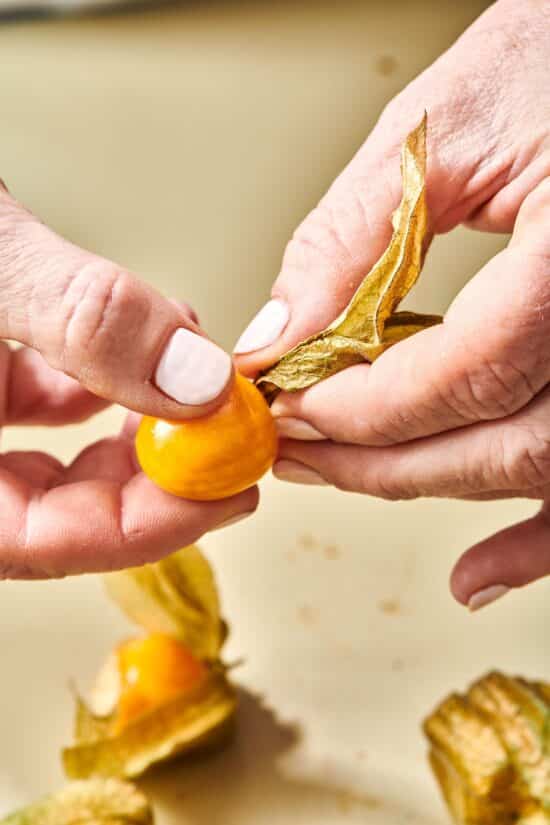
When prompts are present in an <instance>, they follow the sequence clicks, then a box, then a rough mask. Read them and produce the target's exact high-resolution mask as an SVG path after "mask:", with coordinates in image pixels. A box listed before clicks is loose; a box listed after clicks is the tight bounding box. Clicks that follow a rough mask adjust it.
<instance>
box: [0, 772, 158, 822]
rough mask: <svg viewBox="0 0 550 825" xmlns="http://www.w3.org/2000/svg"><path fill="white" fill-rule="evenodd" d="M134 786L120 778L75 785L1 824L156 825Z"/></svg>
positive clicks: (145, 802)
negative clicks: (121, 780)
mask: <svg viewBox="0 0 550 825" xmlns="http://www.w3.org/2000/svg"><path fill="white" fill-rule="evenodd" d="M152 824H153V813H152V811H151V808H150V807H149V804H148V802H147V800H146V798H145V797H144V795H143V794H142V793H141V792H140V791H139V790H138V789H137V788H136V787H134V785H130V784H129V783H127V782H120V781H119V780H116V779H107V780H100V779H96V780H91V781H89V782H73V783H71V784H70V785H68V786H67V787H66V788H64V789H63V790H62V791H60V792H59V793H57V794H54V795H52V796H49V797H47V798H46V799H43V800H41V801H40V802H37V803H35V804H34V805H30V806H29V807H28V808H25V809H24V810H22V811H18V812H16V813H14V814H11V815H10V816H8V817H7V818H6V819H2V820H1V822H0V825H152Z"/></svg>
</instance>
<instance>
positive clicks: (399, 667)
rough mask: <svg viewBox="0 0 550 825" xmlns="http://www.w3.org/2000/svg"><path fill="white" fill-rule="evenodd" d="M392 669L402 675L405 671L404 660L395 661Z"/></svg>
mask: <svg viewBox="0 0 550 825" xmlns="http://www.w3.org/2000/svg"><path fill="white" fill-rule="evenodd" d="M391 669H392V670H393V672H394V673H401V671H402V670H405V662H404V661H403V659H394V660H393V661H392V663H391Z"/></svg>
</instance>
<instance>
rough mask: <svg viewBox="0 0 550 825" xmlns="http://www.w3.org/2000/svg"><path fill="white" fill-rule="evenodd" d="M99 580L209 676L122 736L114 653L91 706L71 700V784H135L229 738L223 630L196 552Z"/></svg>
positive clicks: (210, 580)
mask: <svg viewBox="0 0 550 825" xmlns="http://www.w3.org/2000/svg"><path fill="white" fill-rule="evenodd" d="M104 578H105V585H106V587H107V592H108V593H109V595H110V596H111V598H112V599H113V600H114V601H115V602H116V603H117V604H118V605H119V606H120V607H121V608H122V610H123V611H124V612H125V613H126V614H127V616H129V618H131V619H132V620H133V621H134V622H136V623H137V624H138V625H140V627H142V628H144V629H145V630H146V631H148V632H149V633H163V634H166V635H169V636H172V638H175V639H176V640H177V641H178V642H180V643H181V644H182V645H184V646H185V647H187V649H188V650H190V651H191V653H192V654H193V655H194V656H195V657H196V658H197V659H199V660H201V661H202V662H203V664H204V665H205V668H206V675H205V676H204V678H202V679H201V680H200V681H199V683H198V684H197V685H196V686H195V687H193V688H192V689H191V690H188V691H186V692H185V693H184V694H182V695H181V696H176V697H175V698H174V699H171V700H170V701H167V702H165V703H164V704H162V705H160V706H158V707H156V708H154V709H152V710H151V711H149V712H147V713H144V714H142V715H140V716H138V717H136V718H135V719H134V720H133V721H132V722H130V723H129V724H127V725H125V726H124V727H123V728H122V730H119V728H118V726H117V724H116V721H117V703H118V698H119V695H120V680H119V678H118V664H117V661H118V660H117V657H116V655H114V654H112V655H111V656H110V657H109V659H108V660H107V662H106V664H105V666H104V668H103V669H102V670H101V671H100V674H99V676H98V680H97V683H96V686H95V688H94V690H93V692H92V695H91V700H90V702H86V701H84V699H83V698H82V697H80V696H78V695H76V698H75V704H76V712H75V722H74V745H73V746H71V747H68V748H66V749H65V750H64V751H63V754H62V758H63V765H64V768H65V772H66V774H67V775H68V776H69V777H71V778H88V777H92V776H104V777H107V776H112V777H120V778H133V777H137V776H140V775H141V774H143V773H144V772H145V771H146V770H148V769H149V768H150V767H152V766H153V765H155V764H157V763H159V762H164V761H166V760H168V759H172V758H173V757H175V756H177V755H180V754H183V753H188V752H191V751H196V750H198V749H203V748H206V747H208V748H211V747H213V746H215V745H216V744H220V743H221V742H223V741H224V740H225V738H226V737H227V735H228V734H229V733H230V732H231V729H232V721H233V717H234V714H235V710H236V707H237V697H236V692H235V690H234V688H233V687H232V685H231V683H230V682H229V680H228V678H227V669H226V668H225V666H224V665H223V663H222V662H221V661H220V651H221V647H222V645H223V642H224V640H225V638H226V635H227V626H226V624H225V622H224V621H223V619H222V618H221V616H220V604H219V598H218V592H217V589H216V584H215V581H214V577H213V574H212V570H211V568H210V565H209V564H208V561H207V560H206V558H205V557H204V556H203V555H202V553H201V551H200V550H199V549H198V548H197V547H195V546H192V547H187V548H185V549H183V550H180V551H179V552H178V553H175V554H174V555H173V556H171V557H169V558H167V559H164V560H162V561H159V562H157V563H156V564H150V565H146V566H145V567H141V568H135V569H132V570H125V571H122V572H117V573H110V574H108V575H107V576H105V577H104Z"/></svg>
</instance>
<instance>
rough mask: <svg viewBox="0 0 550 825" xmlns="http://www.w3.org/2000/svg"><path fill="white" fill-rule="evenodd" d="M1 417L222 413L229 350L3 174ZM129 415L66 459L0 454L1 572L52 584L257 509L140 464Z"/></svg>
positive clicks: (39, 420) (140, 559) (66, 420)
mask: <svg viewBox="0 0 550 825" xmlns="http://www.w3.org/2000/svg"><path fill="white" fill-rule="evenodd" d="M0 338H7V339H13V340H15V341H18V342H20V343H21V344H23V345H24V346H23V347H21V348H20V349H12V348H10V347H9V345H8V344H7V343H6V342H5V341H3V342H0V424H1V425H2V426H6V425H10V424H19V425H20V424H25V425H32V424H40V425H63V424H70V423H74V422H76V421H81V420H83V419H85V418H87V417H89V416H90V415H93V414H94V413H95V412H97V411H98V410H100V409H102V408H103V407H105V406H106V405H107V404H108V403H110V402H116V403H118V404H121V405H123V406H124V407H127V408H128V409H130V410H134V411H135V412H137V413H146V414H149V415H153V416H157V417H160V418H169V419H176V420H177V419H185V418H190V417H195V416H199V415H204V414H205V413H208V412H210V411H213V410H215V409H216V408H217V406H218V405H219V404H220V403H221V402H222V401H223V400H224V398H225V395H226V392H227V390H228V388H229V386H230V384H231V382H232V379H233V370H232V362H231V359H230V357H229V356H228V355H227V354H226V353H224V352H223V350H221V349H220V348H219V347H217V346H216V345H215V344H213V343H212V342H210V341H209V340H208V339H207V338H206V337H205V336H204V334H203V333H202V332H201V330H200V328H199V326H198V323H197V319H196V317H195V316H194V315H193V313H192V311H191V310H190V309H189V308H188V307H185V306H182V305H178V304H177V303H176V302H173V301H169V300H167V299H165V298H163V297H162V295H160V294H159V293H158V292H156V291H155V290H153V289H151V288H150V287H149V286H147V285H146V284H144V283H142V282H141V281H140V280H139V279H137V278H136V277H135V276H133V275H131V274H130V273H128V272H126V271H125V270H124V269H122V268H121V267H119V266H117V265H116V264H113V263H111V262H109V261H106V260H104V259H103V258H99V257H97V256H95V255H92V254H91V253H89V252H86V251H84V250H82V249H79V248H77V247H75V246H74V245H72V244H71V243H69V242H67V241H65V240H64V239H62V238H60V237H59V236H58V235H56V234H55V233H54V232H52V231H51V230H49V229H48V228H47V227H45V226H44V225H43V224H42V223H40V221H38V220H37V219H36V218H35V217H34V216H33V215H31V214H30V213H29V212H28V211H26V210H25V209H24V208H23V207H22V206H21V205H20V204H18V203H17V202H16V201H15V200H14V199H13V198H12V197H11V196H10V194H9V193H8V191H7V189H6V187H5V186H4V185H3V184H2V183H1V182H0ZM137 419H138V417H137V416H130V419H129V421H128V422H127V424H126V426H125V427H124V428H123V431H122V432H121V433H120V435H118V436H117V437H115V438H110V439H103V440H101V441H98V442H96V443H94V444H91V445H89V446H88V447H87V448H86V449H84V450H83V452H81V453H80V455H79V456H78V457H77V458H76V459H75V460H74V461H73V462H72V464H70V465H69V466H67V467H65V466H63V465H62V464H61V463H60V462H59V461H58V460H57V459H56V458H54V457H53V456H51V455H49V454H47V453H46V452H44V453H43V452H35V451H31V452H11V453H4V454H3V455H0V524H1V528H0V578H48V577H57V576H63V575H67V574H72V573H83V572H91V571H100V570H110V569H114V568H120V567H129V566H134V565H139V564H143V563H145V562H150V561H154V560H155V559H157V558H159V557H161V556H163V555H166V554H167V553H170V552H172V551H174V550H176V549H178V548H179V547H182V546H184V545H186V544H189V543H191V542H193V541H195V540H196V539H198V538H199V537H200V536H201V535H202V534H203V533H205V532H207V531H209V530H212V529H216V528H217V527H220V526H222V525H223V524H224V523H226V522H228V521H235V520H237V519H238V518H239V517H244V516H245V515H246V514H248V513H250V512H252V511H253V510H254V509H255V508H256V506H257V499H258V493H257V490H256V489H251V490H248V491H247V492H245V493H242V494H241V495H239V496H235V497H234V498H230V499H226V500H224V501H219V502H212V503H198V502H191V501H186V500H182V499H178V498H175V497H173V496H171V495H168V494H167V493H164V492H162V491H161V490H159V489H158V488H157V487H155V486H154V485H153V484H152V483H151V482H150V481H149V479H147V478H146V477H145V476H144V474H143V473H141V472H140V471H139V469H138V467H137V464H136V461H135V456H134V446H133V437H134V433H135V427H136V420H137Z"/></svg>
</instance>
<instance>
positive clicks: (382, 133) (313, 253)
mask: <svg viewBox="0 0 550 825" xmlns="http://www.w3.org/2000/svg"><path fill="white" fill-rule="evenodd" d="M520 5H521V4H520ZM513 14H514V15H515V19H516V25H517V26H519V27H520V28H521V27H522V26H525V25H529V26H530V27H532V23H533V10H532V9H531V8H530V9H529V10H528V11H527V10H526V9H524V10H523V11H522V10H521V9H520V7H519V6H518V7H517V8H516V9H514V12H513ZM503 15H505V16H506V25H503ZM509 16H510V9H508V10H507V11H504V10H503V9H502V6H500V5H499V4H495V6H494V8H493V9H492V10H489V11H488V12H487V14H486V15H484V16H483V17H482V18H480V20H479V21H477V22H476V23H475V24H474V26H472V27H471V29H470V30H468V31H467V32H466V33H465V34H464V35H463V36H462V37H461V38H460V39H459V41H458V42H457V43H456V44H455V45H454V46H453V47H452V48H451V49H449V50H448V52H446V53H445V54H444V55H443V56H442V57H441V58H440V59H439V60H438V61H437V62H436V63H435V64H434V65H432V66H431V67H430V68H428V69H427V70H426V71H425V72H423V73H422V74H421V75H420V76H419V77H418V78H416V79H415V80H414V81H413V83H411V84H409V86H408V87H407V88H406V89H404V90H403V92H402V93H401V94H399V95H398V96H397V97H396V98H395V99H394V100H393V101H391V103H390V104H389V105H388V106H387V108H386V110H385V111H384V112H383V114H382V117H381V118H380V120H379V122H378V123H377V125H376V127H375V129H374V131H373V132H372V134H371V135H370V136H369V138H368V139H367V141H366V143H365V144H364V145H363V146H362V147H361V149H360V150H359V152H358V153H357V155H356V156H355V158H354V159H353V160H352V161H351V163H350V164H349V165H348V167H347V168H346V169H345V170H344V172H343V173H342V174H341V175H340V176H339V177H338V178H337V180H336V182H335V183H334V184H333V186H332V187H331V188H330V190H329V191H328V193H327V194H326V196H325V197H324V198H323V199H322V200H321V202H320V204H319V206H318V207H317V208H316V209H314V210H313V211H312V213H311V214H310V215H309V216H308V217H307V218H306V220H305V221H304V222H303V223H302V225H301V226H300V227H299V228H298V229H297V231H296V233H295V235H294V237H293V238H292V240H291V241H290V243H289V245H288V247H287V250H286V253H285V256H284V260H283V265H282V269H281V273H280V275H279V277H278V279H277V281H276V283H275V286H274V288H273V292H272V298H273V299H274V300H273V301H271V302H269V303H268V305H267V307H265V308H264V310H262V311H261V312H260V314H259V316H257V318H256V319H255V320H254V321H253V322H252V324H251V325H250V327H249V328H248V329H247V330H246V331H245V333H244V334H243V336H242V337H241V339H240V340H239V342H238V344H237V347H236V352H237V353H239V359H238V365H239V368H240V369H241V370H243V371H246V372H247V373H249V374H254V373H255V372H257V371H258V370H260V369H263V368H265V367H266V366H268V365H269V364H271V363H273V361H275V360H276V359H277V358H278V357H280V356H281V355H282V354H283V353H284V352H286V351H287V350H288V349H290V348H291V347H292V346H294V345H295V344H296V343H297V342H298V341H300V340H303V339H305V338H307V337H308V336H309V335H310V334H312V333H314V332H318V331H320V330H321V329H323V328H324V327H326V326H327V325H328V324H329V323H330V322H331V321H333V320H334V319H335V318H336V317H337V316H338V314H339V313H340V311H341V310H342V309H343V308H344V306H345V305H346V303H347V301H348V300H349V298H350V296H351V294H352V293H353V291H354V290H355V289H356V287H357V285H358V283H359V282H360V280H361V278H362V277H363V276H364V275H365V274H366V273H367V272H368V270H369V269H370V268H371V266H372V264H373V263H374V262H375V261H376V259H377V258H378V257H379V255H380V253H381V252H382V250H383V249H384V248H385V246H386V243H387V241H388V239H389V234H390V227H389V219H390V215H391V213H392V211H393V209H394V208H395V207H396V205H397V203H398V200H399V197H400V193H401V181H400V175H399V162H398V154H399V148H400V146H401V144H402V143H403V140H404V138H405V136H406V134H407V133H408V132H410V131H411V129H412V128H413V127H414V126H415V125H416V124H417V123H418V121H419V119H420V117H421V113H422V111H423V110H424V109H427V111H428V122H429V126H428V168H427V175H426V182H427V196H428V206H429V214H430V224H431V228H432V230H433V232H434V233H436V234H437V233H439V232H446V231H448V230H449V229H452V228H453V227H454V226H456V225H457V224H459V223H461V222H464V221H468V220H472V221H475V220H476V219H477V222H478V224H479V225H482V226H484V228H487V229H490V230H492V231H500V232H502V231H507V232H508V231H511V229H512V227H513V223H514V220H515V217H516V214H517V210H518V208H519V205H520V204H521V203H522V201H523V200H524V199H525V196H526V194H527V193H528V192H529V191H530V190H531V189H532V188H533V187H534V186H535V185H536V184H537V183H539V182H540V180H542V179H543V178H544V177H546V176H548V172H549V166H548V163H549V157H548V152H547V151H545V147H544V142H542V143H541V140H540V136H539V135H540V133H541V131H539V132H537V129H536V128H535V129H533V131H532V134H530V135H529V136H526V137H525V141H524V146H523V149H522V152H521V153H519V152H518V151H517V149H516V148H515V147H516V146H517V135H516V132H515V130H514V128H513V127H511V126H510V124H508V123H507V124H503V120H502V111H503V109H502V106H503V101H504V100H509V98H510V88H514V90H515V88H516V87H515V83H514V78H515V75H514V71H513V69H512V68H510V72H509V73H502V72H495V54H497V53H506V52H509V51H510V45H511V36H510V31H511V28H510V26H509V22H510V21H509V19H508V18H509ZM488 30H491V31H492V33H493V35H494V38H495V39H494V41H492V44H491V45H492V48H490V49H487V48H485V46H486V44H487V31H488ZM480 47H481V50H480ZM495 49H496V50H495ZM499 50H500V51H499ZM518 56H519V55H518ZM540 60H541V56H540V53H539V51H538V48H537V47H536V45H534V47H533V48H532V49H531V50H526V51H525V52H524V53H522V55H521V58H520V61H521V65H522V67H525V65H527V64H528V65H529V66H530V67H532V69H533V76H534V77H539V68H538V67H539V64H540ZM526 61H527V63H526ZM511 65H512V64H511ZM499 68H500V67H499ZM487 77H490V78H491V82H490V83H489V84H487V82H486V80H485V79H486V78H487ZM482 78H483V79H482ZM518 88H519V87H518ZM451 90H452V91H451ZM523 103H524V101H523V100H522V101H521V104H523ZM539 108H540V107H539ZM537 118H538V115H537V113H536V112H535V121H537V123H538V120H537ZM540 130H542V133H544V128H543V127H542V121H541V126H540ZM535 167H536V170H535Z"/></svg>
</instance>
